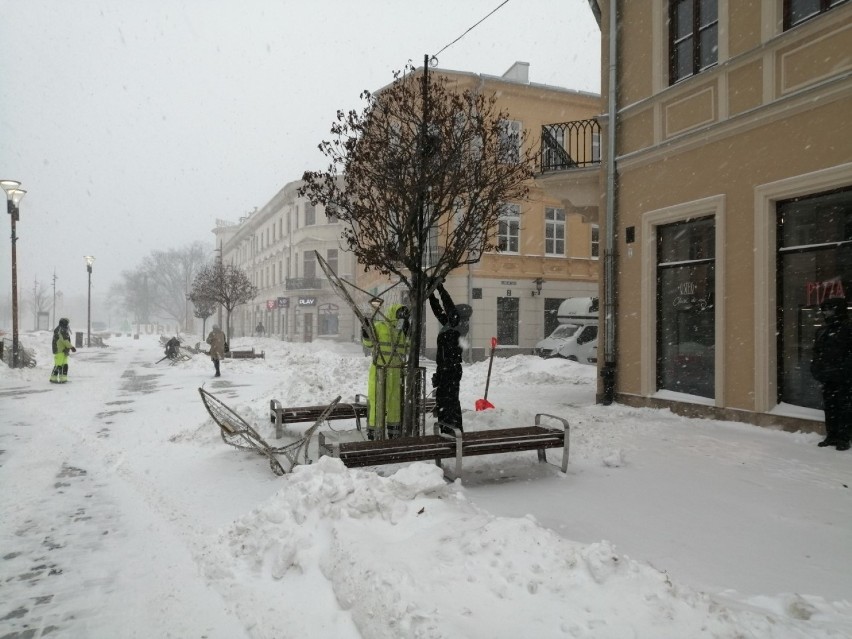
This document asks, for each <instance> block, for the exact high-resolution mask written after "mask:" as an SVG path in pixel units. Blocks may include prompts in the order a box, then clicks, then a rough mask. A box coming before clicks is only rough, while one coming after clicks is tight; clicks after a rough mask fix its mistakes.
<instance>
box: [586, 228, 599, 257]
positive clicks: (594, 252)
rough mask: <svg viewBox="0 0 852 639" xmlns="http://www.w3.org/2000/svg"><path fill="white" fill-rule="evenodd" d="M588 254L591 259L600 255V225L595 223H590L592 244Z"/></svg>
mask: <svg viewBox="0 0 852 639" xmlns="http://www.w3.org/2000/svg"><path fill="white" fill-rule="evenodd" d="M589 254H590V255H591V256H592V259H593V260H596V259H598V258H599V257H600V256H601V227H600V226H598V225H597V224H592V246H591V251H590V253H589Z"/></svg>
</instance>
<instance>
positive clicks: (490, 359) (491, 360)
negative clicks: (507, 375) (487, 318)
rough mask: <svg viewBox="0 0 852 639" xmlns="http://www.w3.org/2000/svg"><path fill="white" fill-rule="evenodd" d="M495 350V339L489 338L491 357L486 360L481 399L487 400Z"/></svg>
mask: <svg viewBox="0 0 852 639" xmlns="http://www.w3.org/2000/svg"><path fill="white" fill-rule="evenodd" d="M496 348H497V338H496V337H492V338H491V357H490V358H489V360H488V376H487V377H486V378H485V396H484V397H483V399H488V386H489V384H491V365H492V364H494V350H495V349H496Z"/></svg>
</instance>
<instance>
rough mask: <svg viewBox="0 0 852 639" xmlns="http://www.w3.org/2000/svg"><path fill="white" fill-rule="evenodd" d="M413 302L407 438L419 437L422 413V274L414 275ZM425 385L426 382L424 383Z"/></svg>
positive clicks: (407, 375) (405, 424)
mask: <svg viewBox="0 0 852 639" xmlns="http://www.w3.org/2000/svg"><path fill="white" fill-rule="evenodd" d="M411 283H412V290H411V300H410V301H409V304H410V305H411V341H410V345H409V351H408V363H407V366H406V373H405V402H404V408H403V413H402V415H403V417H402V420H403V433H404V435H405V436H406V437H411V436H414V435H419V434H420V432H419V424H420V411H419V410H418V398H419V397H420V394H421V390H420V383H419V382H420V346H421V335H422V327H423V323H424V321H425V318H424V317H423V304H424V302H425V300H424V299H423V297H424V289H425V284H426V282H425V281H424V279H423V275H422V273H416V272H415V273H413V274H412V282H411ZM424 383H425V382H424Z"/></svg>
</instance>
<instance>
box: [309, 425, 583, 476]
mask: <svg viewBox="0 0 852 639" xmlns="http://www.w3.org/2000/svg"><path fill="white" fill-rule="evenodd" d="M542 418H548V419H552V420H555V421H556V422H557V423H558V424H559V426H553V425H547V424H542ZM447 430H448V429H446V428H444V429H443V430H442V429H441V428H440V426H439V425H438V424H436V425H435V434H434V435H426V436H421V437H398V438H394V439H383V440H375V441H360V442H332V441H329V440H328V439H327V438H326V437H325V435H324V433H319V435H318V442H319V453H320V455H321V456H322V455H329V456H331V457H337V458H338V459H340V460H341V461H342V462H343V464H344V465H345V466H347V467H349V468H357V467H363V466H379V465H383V464H400V463H407V462H414V461H432V460H434V461H435V463H436V464H437V465H438V466H440V467H441V468H443V464H442V460H444V459H455V460H456V463H455V472H454V476H455V477H459V478H460V477H461V474H462V459H463V458H464V457H470V456H473V455H494V454H499V453H513V452H518V451H525V450H535V451H536V452H537V453H538V460H539V461H540V462H547V456H546V454H545V450H546V449H548V448H561V449H562V465H561V469H562V472H563V473H564V472H567V470H568V451H569V440H570V436H569V435H570V426H569V424H568V421H567V420H565V419H563V418H561V417H557V416H555V415H549V414H547V413H538V414H537V415H536V416H535V425H533V426H521V427H516V428H501V429H496V430H483V431H465V432H462V431H461V430H459V429H458V428H453V429H451V430H452V434H449V433H447ZM444 473H445V474H447V470H446V469H444Z"/></svg>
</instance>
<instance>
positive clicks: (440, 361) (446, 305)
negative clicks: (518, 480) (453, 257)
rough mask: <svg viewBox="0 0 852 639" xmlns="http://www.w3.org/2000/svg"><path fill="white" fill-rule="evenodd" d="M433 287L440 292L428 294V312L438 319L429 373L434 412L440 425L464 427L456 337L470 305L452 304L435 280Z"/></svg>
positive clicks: (461, 332)
mask: <svg viewBox="0 0 852 639" xmlns="http://www.w3.org/2000/svg"><path fill="white" fill-rule="evenodd" d="M437 291H438V294H439V295H440V296H441V299H440V300H438V297H437V296H436V295H435V293H432V294H431V295H430V296H429V305H430V306H431V307H432V313H433V314H434V315H435V318H436V319H437V320H438V321H439V322H440V323H441V330H440V331H439V332H438V344H437V346H438V351H437V353H436V354H435V363H436V364H437V371H436V372H435V374H434V375H433V376H432V386H434V387H435V416H436V417H437V418H438V424H439V425H441V426H442V427H450V428H453V427H454V428H458V429H459V430H464V429H463V427H462V410H461V403H460V402H459V387H460V386H461V378H462V350H463V349H462V344H461V341H460V340H461V338H462V337H464V336H465V335H467V331H468V320H469V319H470V315H471V310H472V309H471V308H470V306H468V305H467V304H459V305H458V306H456V305H455V304H454V303H453V298H452V297H450V294H449V293H448V292H447V291H446V290H445V289H444V285H443V284H438V288H437ZM441 304H443V308H442V307H441Z"/></svg>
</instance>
